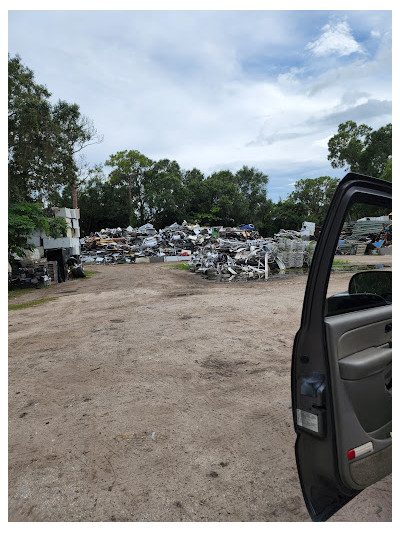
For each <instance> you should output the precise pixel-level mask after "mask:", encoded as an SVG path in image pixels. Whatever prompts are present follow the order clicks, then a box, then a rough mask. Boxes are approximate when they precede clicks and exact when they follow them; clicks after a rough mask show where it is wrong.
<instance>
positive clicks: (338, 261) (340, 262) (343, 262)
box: [332, 259, 350, 265]
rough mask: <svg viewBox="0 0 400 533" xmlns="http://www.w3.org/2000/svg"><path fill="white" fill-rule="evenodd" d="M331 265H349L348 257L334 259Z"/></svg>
mask: <svg viewBox="0 0 400 533" xmlns="http://www.w3.org/2000/svg"><path fill="white" fill-rule="evenodd" d="M332 264H333V265H349V264H350V261H349V260H348V259H334V260H333V263H332Z"/></svg>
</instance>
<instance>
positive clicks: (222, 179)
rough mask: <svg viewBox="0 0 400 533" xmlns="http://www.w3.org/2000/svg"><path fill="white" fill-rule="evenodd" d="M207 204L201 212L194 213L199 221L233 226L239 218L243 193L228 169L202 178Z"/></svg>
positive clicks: (241, 210)
mask: <svg viewBox="0 0 400 533" xmlns="http://www.w3.org/2000/svg"><path fill="white" fill-rule="evenodd" d="M204 186H205V188H206V194H207V205H205V206H203V208H205V209H206V211H205V212H203V213H196V215H195V216H196V218H198V219H199V222H205V223H208V224H211V225H222V226H233V225H235V224H236V221H237V220H240V219H241V215H242V212H243V195H242V194H241V192H240V190H239V186H238V183H237V181H236V179H235V176H234V174H233V173H232V172H231V171H230V170H220V171H219V172H214V173H213V174H211V176H208V177H207V178H206V179H205V180H204Z"/></svg>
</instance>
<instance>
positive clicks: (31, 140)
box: [8, 56, 62, 202]
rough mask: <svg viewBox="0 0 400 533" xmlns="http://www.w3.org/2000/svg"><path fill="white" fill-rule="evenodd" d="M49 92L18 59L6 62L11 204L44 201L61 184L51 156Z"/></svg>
mask: <svg viewBox="0 0 400 533" xmlns="http://www.w3.org/2000/svg"><path fill="white" fill-rule="evenodd" d="M49 98H50V93H49V91H48V90H47V89H46V87H44V86H43V85H39V84H37V83H36V82H35V80H34V75H33V72H32V70H30V69H29V68H28V67H25V66H24V65H22V63H21V59H20V57H19V56H15V57H13V58H10V57H9V59H8V168H9V171H8V181H9V187H8V193H9V201H10V202H24V201H33V200H39V201H42V200H43V199H45V198H46V196H47V195H48V194H49V192H50V191H51V190H53V189H54V188H55V187H56V186H57V185H58V184H59V183H60V181H61V178H62V175H61V170H62V169H61V166H60V165H58V163H57V161H56V159H55V157H54V147H53V145H54V133H55V132H54V123H53V119H52V107H51V104H50V101H49Z"/></svg>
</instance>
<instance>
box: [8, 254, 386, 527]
mask: <svg viewBox="0 0 400 533" xmlns="http://www.w3.org/2000/svg"><path fill="white" fill-rule="evenodd" d="M381 262H382V258H381ZM87 269H88V270H90V269H92V270H97V271H99V273H97V274H95V275H93V276H92V277H90V278H87V279H84V280H76V281H75V280H74V281H70V282H67V283H65V284H60V285H58V286H52V287H50V288H48V289H46V290H41V291H34V294H33V295H32V294H28V295H23V296H20V297H18V298H17V299H16V300H15V302H17V301H18V302H24V301H29V300H30V299H37V298H41V297H46V298H48V297H54V298H55V299H54V300H51V301H47V302H46V303H43V304H42V305H40V306H37V307H31V308H27V309H22V310H15V311H10V313H9V520H10V521H212V522H219V521H268V522H270V521H309V520H310V519H309V516H308V513H307V511H306V508H305V505H304V502H303V498H302V494H301V490H300V486H299V482H298V477H297V470H296V464H295V457H294V442H295V432H294V429H293V423H292V412H291V400H290V363H291V350H292V343H293V338H294V335H295V333H296V331H297V329H298V327H299V324H300V314H301V304H302V299H303V294H304V289H305V284H306V276H304V275H299V276H295V277H286V278H282V279H271V280H269V281H267V282H265V281H262V282H250V283H237V284H228V283H226V284H222V283H214V282H209V281H205V280H203V279H202V278H201V277H200V276H198V275H195V274H191V273H189V272H186V271H179V270H174V269H171V268H166V267H165V266H161V265H159V264H150V265H146V264H140V265H139V264H138V265H104V266H96V267H87ZM349 277H350V275H349V274H336V275H335V278H334V280H333V289H335V288H336V289H337V292H340V291H341V290H343V287H344V286H345V285H346V283H345V281H346V280H347V279H348V278H349ZM391 492H392V491H391V476H389V477H387V478H385V479H384V480H382V481H380V482H379V483H377V484H375V485H374V486H372V487H370V488H368V489H366V490H365V491H363V492H362V493H361V494H360V495H359V496H357V497H356V498H355V499H353V500H352V501H351V502H350V503H349V504H348V505H347V506H346V507H345V508H343V509H342V510H341V511H340V512H339V513H337V514H336V515H335V516H334V517H333V518H331V521H365V522H370V521H390V520H391Z"/></svg>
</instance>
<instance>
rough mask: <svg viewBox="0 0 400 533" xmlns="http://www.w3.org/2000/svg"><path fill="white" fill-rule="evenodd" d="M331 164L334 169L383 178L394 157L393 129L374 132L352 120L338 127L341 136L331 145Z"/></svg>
mask: <svg viewBox="0 0 400 533" xmlns="http://www.w3.org/2000/svg"><path fill="white" fill-rule="evenodd" d="M328 149H329V154H328V160H329V161H331V165H332V167H333V168H343V167H344V168H345V170H351V171H352V172H358V173H360V174H367V175H371V176H376V177H378V176H380V175H381V174H382V172H383V170H384V168H385V165H386V163H387V161H388V159H389V157H391V155H392V125H391V124H387V125H386V126H384V127H382V128H379V129H378V130H376V131H374V130H373V129H372V128H371V127H369V126H367V125H365V124H361V125H360V126H358V125H357V124H356V123H355V122H353V121H351V120H349V121H347V122H345V123H343V124H339V126H338V133H337V134H336V135H334V136H333V137H331V138H330V139H329V141H328Z"/></svg>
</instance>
